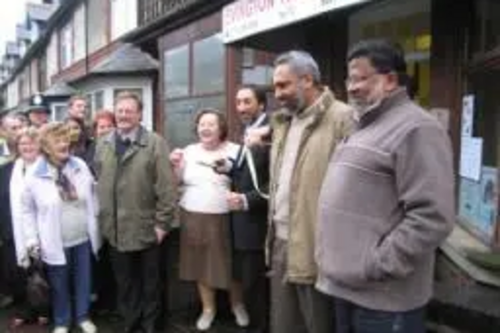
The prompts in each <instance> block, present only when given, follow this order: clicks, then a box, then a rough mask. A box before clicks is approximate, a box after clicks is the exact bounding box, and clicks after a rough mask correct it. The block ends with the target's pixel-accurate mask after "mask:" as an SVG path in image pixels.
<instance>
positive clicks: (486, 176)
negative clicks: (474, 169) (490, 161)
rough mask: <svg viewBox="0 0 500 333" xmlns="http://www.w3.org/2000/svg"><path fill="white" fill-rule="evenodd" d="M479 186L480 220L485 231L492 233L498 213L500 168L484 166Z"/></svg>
mask: <svg viewBox="0 0 500 333" xmlns="http://www.w3.org/2000/svg"><path fill="white" fill-rule="evenodd" d="M479 187H480V192H479V200H478V202H479V204H478V211H477V213H478V214H477V216H478V222H479V223H480V225H481V229H482V230H483V231H484V232H486V233H487V234H488V235H492V234H493V231H494V230H495V223H496V221H497V214H498V170H497V169H496V168H492V167H487V166H485V167H483V168H482V170H481V182H480V186H479Z"/></svg>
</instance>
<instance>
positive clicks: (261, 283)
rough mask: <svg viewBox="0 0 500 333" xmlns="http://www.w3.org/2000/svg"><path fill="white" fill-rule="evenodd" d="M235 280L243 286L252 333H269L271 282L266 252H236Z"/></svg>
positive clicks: (234, 259) (234, 260)
mask: <svg viewBox="0 0 500 333" xmlns="http://www.w3.org/2000/svg"><path fill="white" fill-rule="evenodd" d="M232 259H233V278H234V279H235V280H236V281H238V282H240V283H241V284H242V285H243V301H244V303H245V306H246V308H247V311H248V315H249V316H250V329H251V330H252V332H259V333H264V332H267V331H268V322H269V312H270V307H269V301H270V300H269V299H270V297H269V281H268V279H267V277H266V264H265V254H264V251H259V250H234V251H233V258H232Z"/></svg>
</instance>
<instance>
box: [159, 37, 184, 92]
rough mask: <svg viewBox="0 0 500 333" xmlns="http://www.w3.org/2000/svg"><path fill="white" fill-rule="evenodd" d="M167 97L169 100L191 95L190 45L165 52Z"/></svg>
mask: <svg viewBox="0 0 500 333" xmlns="http://www.w3.org/2000/svg"><path fill="white" fill-rule="evenodd" d="M164 61H165V67H164V74H165V79H164V82H165V96H166V97H167V98H177V97H185V96H188V95H189V45H183V46H181V47H178V48H175V49H173V50H169V51H166V52H165V56H164Z"/></svg>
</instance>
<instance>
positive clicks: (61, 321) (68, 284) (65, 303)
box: [47, 242, 92, 327]
mask: <svg viewBox="0 0 500 333" xmlns="http://www.w3.org/2000/svg"><path fill="white" fill-rule="evenodd" d="M64 253H65V255H66V265H47V276H48V278H49V283H50V290H51V298H52V310H53V317H54V318H53V319H54V325H55V326H65V327H68V326H70V325H71V312H72V311H71V310H72V306H71V303H72V302H71V300H72V299H73V300H74V312H75V317H76V318H75V319H76V323H77V324H79V323H81V322H83V321H84V320H86V319H88V316H89V308H90V294H91V288H92V286H91V280H92V266H91V259H92V258H91V257H92V251H91V245H90V243H89V242H86V243H84V244H81V245H77V246H73V247H70V248H66V249H65V250H64Z"/></svg>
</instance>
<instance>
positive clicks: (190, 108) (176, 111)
mask: <svg viewBox="0 0 500 333" xmlns="http://www.w3.org/2000/svg"><path fill="white" fill-rule="evenodd" d="M225 102H226V99H225V96H224V95H217V96H211V97H197V98H188V99H179V100H173V101H167V102H166V104H165V109H166V110H168V113H167V117H166V119H165V120H166V121H165V129H166V132H167V133H168V137H169V138H170V144H171V145H172V146H173V147H184V146H186V145H188V144H190V143H191V142H194V141H196V130H195V126H194V117H195V115H196V111H197V110H199V109H200V108H202V107H203V108H205V107H210V108H216V109H218V110H224V109H225V107H224V106H225Z"/></svg>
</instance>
